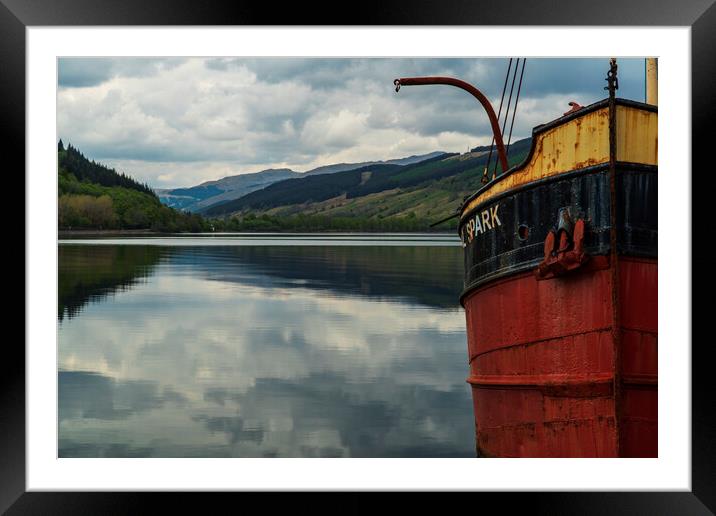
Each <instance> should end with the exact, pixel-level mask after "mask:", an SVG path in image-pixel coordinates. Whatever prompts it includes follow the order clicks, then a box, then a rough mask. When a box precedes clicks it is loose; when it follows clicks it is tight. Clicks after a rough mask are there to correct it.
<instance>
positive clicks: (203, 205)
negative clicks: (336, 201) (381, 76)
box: [154, 151, 445, 213]
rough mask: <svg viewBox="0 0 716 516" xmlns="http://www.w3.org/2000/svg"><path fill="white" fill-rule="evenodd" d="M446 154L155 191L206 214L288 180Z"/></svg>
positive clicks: (231, 178)
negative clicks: (212, 209) (208, 211)
mask: <svg viewBox="0 0 716 516" xmlns="http://www.w3.org/2000/svg"><path fill="white" fill-rule="evenodd" d="M443 154H445V153H444V152H441V151H436V152H431V153H429V154H422V155H413V156H408V157H407V158H400V159H391V160H386V161H366V162H362V163H336V164H333V165H325V166H322V167H318V168H314V169H312V170H309V171H307V172H295V171H293V170H290V169H288V168H281V169H268V170H262V171H261V172H254V173H249V174H238V175H234V176H229V177H224V178H222V179H218V180H215V181H206V182H204V183H201V184H199V185H196V186H192V187H187V188H165V189H161V188H158V189H155V190H154V191H155V193H156V194H157V197H159V200H160V201H161V202H162V203H163V204H165V205H167V206H169V207H171V208H175V209H180V210H185V211H191V212H198V213H202V212H206V211H207V210H209V209H210V208H212V207H214V206H216V205H219V204H223V203H226V202H228V201H232V200H234V199H238V198H240V197H243V196H245V195H247V194H250V193H251V192H255V191H257V190H261V189H264V188H266V187H267V186H269V185H271V184H274V183H277V182H279V181H283V180H286V179H297V178H305V177H313V176H319V175H327V174H335V173H338V172H344V171H347V170H354V169H357V168H361V167H365V166H372V165H393V166H398V167H401V166H408V165H412V164H415V163H419V162H421V161H425V160H428V159H432V158H434V157H436V156H440V155H443Z"/></svg>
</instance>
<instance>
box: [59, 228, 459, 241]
mask: <svg viewBox="0 0 716 516" xmlns="http://www.w3.org/2000/svg"><path fill="white" fill-rule="evenodd" d="M247 233H250V234H257V235H261V234H263V235H267V234H272V235H273V234H282V233H285V234H294V235H295V234H313V235H320V234H326V235H333V234H356V235H360V234H415V235H453V234H456V232H455V231H445V230H442V231H367V230H366V231H346V230H322V231H297V230H292V231H266V230H254V231H252V230H243V231H216V232H211V231H205V232H201V233H190V232H184V233H172V232H161V231H153V230H151V229H60V230H58V232H57V236H58V238H59V239H63V238H68V237H112V236H119V237H121V236H177V237H181V236H196V235H207V236H209V235H231V234H237V235H239V234H247Z"/></svg>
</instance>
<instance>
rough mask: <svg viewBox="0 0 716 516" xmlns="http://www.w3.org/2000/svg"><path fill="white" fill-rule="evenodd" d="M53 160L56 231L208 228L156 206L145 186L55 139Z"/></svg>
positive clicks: (199, 221) (199, 220)
mask: <svg viewBox="0 0 716 516" xmlns="http://www.w3.org/2000/svg"><path fill="white" fill-rule="evenodd" d="M57 159H58V161H57V162H58V196H59V199H58V225H59V228H60V229H151V230H154V231H160V232H182V231H192V232H194V231H202V230H205V229H207V227H208V226H209V225H208V223H207V222H206V221H205V220H204V219H202V217H201V216H199V215H196V214H189V213H184V212H180V211H177V210H174V209H172V208H169V207H167V206H164V205H162V204H161V202H159V199H158V198H157V196H156V195H155V194H154V192H153V191H152V190H151V188H149V186H147V185H146V184H142V183H139V182H138V181H135V180H134V179H132V178H131V177H129V176H127V175H124V174H120V173H118V172H117V171H115V170H114V169H110V168H108V167H106V166H104V165H102V164H99V163H96V162H94V161H90V160H88V159H87V158H86V157H85V156H84V155H83V154H82V153H81V152H80V151H79V150H77V149H76V148H74V147H72V146H71V145H68V147H67V148H65V147H64V145H63V144H62V141H61V140H60V142H59V144H58V147H57Z"/></svg>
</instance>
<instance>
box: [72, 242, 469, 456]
mask: <svg viewBox="0 0 716 516" xmlns="http://www.w3.org/2000/svg"><path fill="white" fill-rule="evenodd" d="M63 247H65V246H60V249H61V251H62V252H61V254H60V262H61V263H60V276H61V277H62V275H63V274H67V275H70V276H73V278H72V279H69V278H67V279H66V281H68V282H69V281H74V282H76V283H79V284H82V285H83V286H84V288H85V290H84V291H83V292H84V293H85V295H86V298H85V299H84V301H83V302H82V303H81V304H80V305H79V306H80V308H81V311H80V312H79V315H76V316H75V317H73V318H69V319H68V318H65V319H64V320H62V322H61V323H60V342H59V368H60V375H59V430H60V432H59V435H60V438H59V454H60V456H108V457H116V456H156V457H170V456H183V457H193V456H201V457H210V456H224V457H226V456H234V457H269V456H278V457H298V456H300V457H324V456H330V457H335V456H338V457H402V456H410V457H422V456H474V437H473V431H474V427H473V422H472V406H471V400H470V397H469V390H468V387H467V384H465V381H464V378H465V375H466V372H467V364H466V345H465V331H464V315H463V313H462V311H461V309H460V308H459V305H458V304H457V296H458V295H459V292H460V289H461V286H462V285H461V274H460V273H461V267H462V266H461V261H460V260H461V253H460V251H461V249H460V248H459V247H412V246H411V247H408V246H399V247H334V246H311V247H303V246H261V247H258V246H256V247H254V246H244V247H235V246H232V247H205V246H200V247H162V249H163V250H162V252H161V254H158V255H156V260H155V261H154V262H153V263H152V267H151V268H149V267H147V266H146V265H142V264H141V263H137V267H136V268H135V270H137V271H141V272H138V273H137V275H138V277H141V278H143V279H142V281H133V282H131V281H130V282H129V283H128V281H127V279H126V278H123V279H121V281H118V283H117V284H121V285H123V287H122V289H121V290H115V291H114V292H115V293H114V295H113V296H110V297H102V296H98V295H95V294H96V292H94V291H93V287H92V286H91V283H89V282H87V281H85V280H84V279H83V278H82V277H81V276H82V274H83V273H84V270H85V268H84V267H79V268H78V267H63V263H62V261H63V260H65V259H67V260H68V263H71V262H74V263H79V262H80V261H82V260H84V263H86V264H87V265H86V266H87V267H90V268H91V264H92V261H93V259H94V256H95V254H96V253H97V256H98V259H100V260H102V259H106V257H107V256H108V255H112V253H114V254H113V256H117V257H118V256H123V257H124V258H126V256H127V255H126V254H122V253H121V252H120V251H119V250H118V249H114V250H112V251H110V250H108V249H106V248H109V249H112V248H115V247H118V246H96V245H93V246H88V245H86V246H67V248H66V249H63ZM137 249H142V250H143V251H142V252H138V254H137V255H136V256H137V257H138V262H141V261H142V260H145V259H146V257H147V256H149V255H151V253H153V252H154V251H156V249H157V248H155V249H154V251H152V250H150V249H151V248H150V247H149V246H147V247H142V246H137ZM139 257H142V258H141V259H140V258H139ZM142 263H146V262H142ZM125 265H126V263H125ZM129 269H131V267H128V268H127V270H129ZM148 271H149V272H148ZM96 285H97V286H96V288H97V289H105V290H106V289H107V288H109V287H108V283H107V282H105V283H102V284H101V285H99V284H96ZM128 286H129V288H127V287H128ZM63 302H64V303H65V304H67V301H66V300H63V299H62V298H61V299H60V304H62V303H63ZM73 313H75V314H77V313H78V311H77V310H76V311H75V312H73Z"/></svg>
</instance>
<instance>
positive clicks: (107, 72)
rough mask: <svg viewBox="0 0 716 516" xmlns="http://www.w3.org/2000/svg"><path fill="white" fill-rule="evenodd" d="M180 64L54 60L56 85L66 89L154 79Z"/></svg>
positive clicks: (160, 60) (136, 59) (154, 60)
mask: <svg viewBox="0 0 716 516" xmlns="http://www.w3.org/2000/svg"><path fill="white" fill-rule="evenodd" d="M183 61H184V59H183V58H151V57H114V58H108V57H62V58H60V59H58V60H57V82H58V84H59V86H60V87H67V88H72V87H86V86H96V85H98V84H102V83H103V82H106V81H108V80H110V79H112V78H113V77H147V76H150V75H154V74H156V73H158V72H160V71H161V70H167V69H170V68H173V67H175V66H178V65H179V64H181V63H182V62H183Z"/></svg>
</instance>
